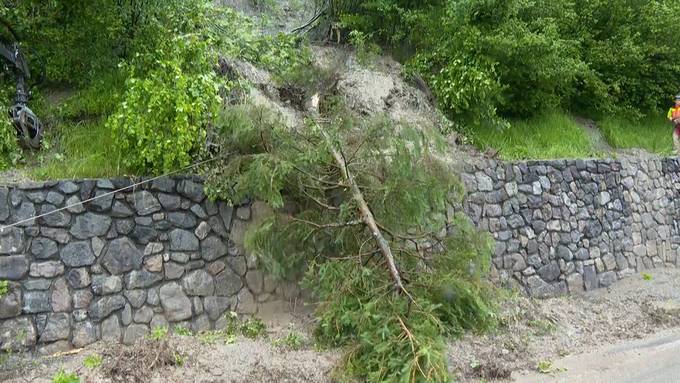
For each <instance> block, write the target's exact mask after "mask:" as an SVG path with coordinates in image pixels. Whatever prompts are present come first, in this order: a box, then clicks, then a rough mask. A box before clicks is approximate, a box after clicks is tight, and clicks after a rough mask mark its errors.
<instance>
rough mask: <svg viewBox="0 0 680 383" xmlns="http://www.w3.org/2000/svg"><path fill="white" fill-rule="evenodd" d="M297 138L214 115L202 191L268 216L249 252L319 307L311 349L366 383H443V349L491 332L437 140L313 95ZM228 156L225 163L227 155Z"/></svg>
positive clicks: (231, 114) (271, 124) (235, 116)
mask: <svg viewBox="0 0 680 383" xmlns="http://www.w3.org/2000/svg"><path fill="white" fill-rule="evenodd" d="M304 112H305V113H306V115H307V116H308V118H307V120H306V123H305V124H304V126H300V127H297V128H291V127H287V126H284V125H283V124H282V123H281V122H280V121H279V119H278V118H277V117H276V116H274V115H273V114H271V113H269V112H267V111H266V110H264V109H262V108H256V107H252V106H247V105H240V106H229V107H226V108H225V109H224V111H223V112H222V114H221V116H220V118H219V119H218V122H217V124H216V127H215V130H216V137H217V139H216V141H215V143H214V147H215V148H218V149H217V150H216V155H218V156H219V155H221V153H230V154H231V155H230V156H229V157H228V158H227V159H225V160H223V161H218V164H217V165H215V163H213V165H212V166H211V167H210V169H207V172H206V175H207V178H208V184H207V188H208V192H209V193H210V194H211V195H213V196H214V197H220V198H226V199H227V200H231V201H232V202H239V201H242V200H243V199H244V198H246V197H249V198H256V199H259V200H262V201H264V202H266V203H267V204H269V205H270V206H271V207H272V208H273V209H275V211H276V213H275V214H273V215H272V216H270V217H269V218H267V219H265V220H264V221H262V222H261V223H259V224H258V225H257V226H256V227H253V228H251V229H250V231H249V232H248V234H247V238H246V247H247V249H248V251H250V252H251V253H253V254H255V255H257V257H258V259H259V261H260V262H261V265H262V266H263V267H264V268H265V269H266V270H267V271H268V272H269V273H271V274H273V275H274V276H276V277H278V278H281V279H288V280H296V279H299V278H300V277H302V279H303V281H302V283H303V285H305V286H306V287H307V288H309V289H310V291H312V292H313V293H314V295H315V297H316V299H318V302H319V306H318V311H317V318H318V321H319V323H318V328H317V333H316V335H317V337H318V339H319V340H320V341H322V342H323V343H325V344H328V345H334V346H348V347H349V348H348V350H349V351H348V352H347V358H346V363H345V367H346V368H345V373H349V374H350V375H353V376H357V377H360V378H361V379H363V380H367V381H386V380H387V381H448V380H449V374H448V371H447V367H446V356H445V336H447V335H457V334H460V333H461V332H463V331H464V330H466V329H475V330H477V329H484V328H487V327H489V326H491V325H492V324H493V322H494V314H493V311H492V309H491V307H490V305H489V303H488V302H489V299H488V295H487V293H486V288H485V287H486V286H485V283H484V281H483V277H484V275H485V273H486V270H487V269H488V267H489V258H490V254H491V241H490V240H489V238H488V237H487V236H485V235H482V234H480V233H478V232H477V231H476V230H475V229H474V228H473V227H471V226H470V225H469V224H468V223H467V221H466V220H465V219H462V218H461V217H455V216H454V215H453V214H452V212H451V211H450V209H449V207H450V206H451V204H452V203H455V201H456V199H457V198H460V196H461V195H462V189H461V185H460V182H459V181H458V180H457V179H456V177H455V176H454V173H453V172H452V171H451V169H450V168H449V166H448V165H447V163H446V161H445V160H444V158H445V157H444V154H445V152H444V148H445V145H444V140H443V139H442V137H441V135H440V133H439V132H435V131H428V130H426V129H418V128H415V127H412V126H407V125H394V124H393V123H392V122H390V121H388V120H386V119H381V118H374V119H370V120H359V119H356V118H353V117H352V116H351V113H349V111H348V110H347V109H346V107H345V106H344V105H343V103H342V101H341V100H340V98H338V97H334V96H333V95H332V94H321V95H315V96H313V97H312V98H311V102H308V103H307V104H306V110H305V111H304ZM232 153H233V154H232Z"/></svg>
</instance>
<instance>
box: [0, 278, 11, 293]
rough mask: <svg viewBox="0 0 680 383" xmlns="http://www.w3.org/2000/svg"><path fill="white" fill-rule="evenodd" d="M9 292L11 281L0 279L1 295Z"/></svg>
mask: <svg viewBox="0 0 680 383" xmlns="http://www.w3.org/2000/svg"><path fill="white" fill-rule="evenodd" d="M7 293H9V281H7V280H4V279H3V280H0V297H3V296H5V295H6V294H7Z"/></svg>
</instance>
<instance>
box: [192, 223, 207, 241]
mask: <svg viewBox="0 0 680 383" xmlns="http://www.w3.org/2000/svg"><path fill="white" fill-rule="evenodd" d="M209 233H210V225H208V223H207V222H205V221H203V222H201V223H200V224H199V225H198V227H197V228H196V231H194V234H196V236H197V237H198V239H201V240H203V239H205V237H207V236H208V234H209Z"/></svg>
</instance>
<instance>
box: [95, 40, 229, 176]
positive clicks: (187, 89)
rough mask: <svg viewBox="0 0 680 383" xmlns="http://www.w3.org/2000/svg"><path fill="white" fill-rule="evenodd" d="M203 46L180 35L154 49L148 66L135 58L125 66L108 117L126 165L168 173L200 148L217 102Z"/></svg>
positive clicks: (210, 62) (214, 79)
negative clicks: (117, 102) (122, 83)
mask: <svg viewBox="0 0 680 383" xmlns="http://www.w3.org/2000/svg"><path fill="white" fill-rule="evenodd" d="M207 45H208V43H207V42H206V41H203V40H202V39H200V38H199V37H198V36H195V35H190V36H179V37H176V38H174V39H172V40H171V41H169V42H168V44H166V45H165V46H164V47H162V48H160V49H159V50H158V51H156V52H155V53H154V54H153V57H155V58H157V59H155V65H154V66H153V67H152V68H151V69H149V70H148V71H145V70H144V69H145V68H141V69H140V68H139V67H137V66H136V65H135V64H137V65H139V63H132V64H130V65H127V66H126V69H127V71H128V79H127V80H126V91H125V94H124V95H123V100H122V102H121V104H120V106H119V107H118V109H117V110H116V112H115V113H114V114H113V115H112V116H111V117H110V118H109V120H108V122H107V126H108V127H109V128H110V129H111V130H112V132H113V134H114V136H115V137H116V141H115V142H116V145H118V146H119V148H120V150H121V151H122V152H124V153H126V154H127V155H126V156H125V157H124V159H123V163H124V165H125V166H126V167H129V168H131V169H134V170H139V171H143V170H145V169H148V170H150V171H152V172H154V173H162V172H167V171H170V170H174V169H177V168H180V167H183V166H186V165H188V164H190V163H191V161H192V158H193V157H194V156H195V155H197V154H198V153H199V151H200V150H201V148H202V144H203V143H204V140H205V137H206V125H207V124H209V123H210V122H211V121H212V119H213V117H214V115H215V114H216V112H217V109H218V107H219V105H220V99H219V96H218V91H219V86H218V81H217V77H216V74H215V73H214V72H213V70H212V65H213V64H214V63H215V62H216V60H215V59H214V56H212V55H209V54H207ZM140 72H142V73H140Z"/></svg>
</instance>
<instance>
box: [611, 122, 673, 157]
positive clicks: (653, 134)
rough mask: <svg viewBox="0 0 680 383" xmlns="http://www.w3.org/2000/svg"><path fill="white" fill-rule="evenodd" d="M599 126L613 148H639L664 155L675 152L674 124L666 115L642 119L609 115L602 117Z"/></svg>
mask: <svg viewBox="0 0 680 383" xmlns="http://www.w3.org/2000/svg"><path fill="white" fill-rule="evenodd" d="M598 126H599V128H600V131H601V132H602V135H603V136H604V137H605V139H606V140H607V142H609V145H611V146H612V147H613V148H616V149H631V148H639V149H645V150H647V151H648V152H652V153H657V154H662V155H670V154H672V153H673V137H672V133H673V126H672V125H671V124H670V123H669V122H668V121H667V120H666V118H665V116H652V117H648V118H645V119H641V120H632V119H626V118H623V117H607V118H603V119H600V121H598Z"/></svg>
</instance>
